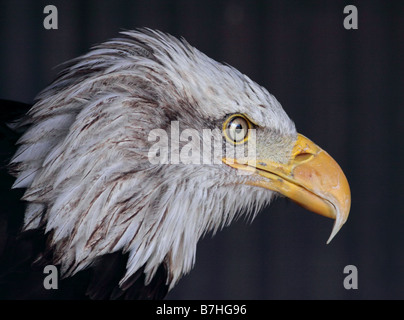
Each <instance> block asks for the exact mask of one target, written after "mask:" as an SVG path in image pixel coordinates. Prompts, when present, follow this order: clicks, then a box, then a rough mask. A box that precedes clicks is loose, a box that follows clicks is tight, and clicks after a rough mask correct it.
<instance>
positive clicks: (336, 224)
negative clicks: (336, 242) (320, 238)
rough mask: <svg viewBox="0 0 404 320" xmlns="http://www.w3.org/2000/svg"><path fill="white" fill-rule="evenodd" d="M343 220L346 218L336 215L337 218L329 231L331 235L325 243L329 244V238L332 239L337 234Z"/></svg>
mask: <svg viewBox="0 0 404 320" xmlns="http://www.w3.org/2000/svg"><path fill="white" fill-rule="evenodd" d="M345 221H346V219H343V218H342V217H341V216H337V219H336V220H335V222H334V226H333V228H332V231H331V235H330V237H329V238H328V240H327V244H329V243H330V242H331V240H332V239H334V237H335V236H336V235H337V233H338V232H339V230H340V229H341V228H342V226H343V225H344V223H345Z"/></svg>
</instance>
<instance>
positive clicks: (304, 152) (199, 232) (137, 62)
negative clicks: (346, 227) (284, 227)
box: [0, 29, 351, 299]
mask: <svg viewBox="0 0 404 320" xmlns="http://www.w3.org/2000/svg"><path fill="white" fill-rule="evenodd" d="M6 106H7V108H11V107H12V103H11V102H7V104H6ZM8 121H9V120H8ZM11 128H12V129H13V130H16V132H18V133H21V136H20V137H19V138H18V141H17V140H16V144H17V150H16V151H15V152H13V154H14V155H13V156H10V159H8V160H9V161H8V165H7V170H8V171H9V173H11V175H13V176H14V177H15V181H14V184H13V189H16V190H23V193H20V194H19V196H20V197H21V201H22V202H23V203H24V204H25V205H26V207H25V212H21V214H20V215H18V212H11V211H10V210H9V212H7V213H3V214H2V215H0V228H1V230H2V236H0V297H1V298H3V299H21V298H24V299H30V298H32V299H41V298H42V299H53V298H57V299H63V298H66V297H67V298H69V299H72V298H73V299H74V298H77V299H78V298H91V299H162V298H164V296H165V295H166V294H167V292H169V291H170V290H171V289H173V288H174V287H175V285H176V284H177V283H178V281H179V280H180V279H181V277H182V276H184V275H185V274H187V273H188V272H190V270H191V269H192V267H193V265H194V262H195V255H196V248H197V243H198V241H199V239H200V238H202V237H203V236H204V235H205V234H207V233H215V232H216V231H218V230H219V229H221V228H222V227H224V226H227V225H229V224H230V223H231V222H232V221H234V220H235V219H236V218H238V217H239V216H240V215H250V216H251V217H252V218H254V217H255V216H256V214H257V213H258V212H259V211H260V210H261V209H262V208H263V207H264V206H266V205H268V204H270V202H271V200H272V199H273V198H274V197H275V196H276V195H283V196H285V197H287V198H289V199H291V200H292V201H294V202H296V203H298V204H299V205H301V206H303V207H304V208H306V209H308V210H310V211H313V212H315V213H318V214H321V215H323V216H326V217H329V218H332V219H335V224H334V229H333V231H332V233H331V236H330V238H329V240H328V242H329V241H330V240H331V239H332V238H333V237H335V235H336V233H337V232H338V230H339V229H340V228H341V227H342V225H343V224H344V223H345V222H346V220H347V218H348V214H349V210H350V202H351V198H350V190H349V185H348V182H347V179H346V177H345V175H344V173H343V172H342V170H341V168H340V167H339V166H338V164H337V163H336V162H335V160H333V159H332V158H331V156H330V155H328V153H326V152H325V151H324V150H322V149H321V148H320V147H318V146H317V145H316V144H314V143H313V142H312V141H310V140H309V139H308V138H306V137H304V136H303V135H301V134H299V133H298V132H297V130H296V128H295V124H294V123H293V121H292V120H291V119H290V118H289V117H288V115H287V114H286V113H285V111H284V110H283V108H282V106H281V105H280V103H279V102H278V101H277V100H276V98H275V97H274V96H273V95H271V94H270V93H269V92H268V91H267V90H266V89H265V88H263V87H261V86H259V85H258V84H257V83H255V82H253V81H252V80H251V79H249V78H248V77H247V76H245V75H243V74H241V73H240V72H239V71H237V70H236V69H234V68H233V67H231V66H229V65H226V64H222V63H218V62H216V61H215V60H213V59H210V58H209V57H207V56H206V55H204V54H203V53H201V52H200V51H198V50H197V49H195V48H194V47H192V46H191V45H189V44H188V43H187V42H186V41H185V40H184V39H181V40H179V39H177V38H175V37H173V36H170V35H168V34H165V33H162V32H159V31H154V30H151V29H140V30H135V31H125V32H122V33H121V35H120V36H119V37H117V38H115V39H112V40H110V41H107V42H104V43H102V44H100V45H97V46H95V47H94V48H92V49H91V50H90V51H89V52H88V53H87V54H85V55H83V56H81V57H78V58H76V59H74V60H72V61H70V62H69V63H67V64H66V65H65V68H64V70H63V71H62V72H61V73H60V74H59V75H58V77H57V78H56V79H55V80H54V82H52V83H51V84H50V85H49V86H48V87H47V88H45V90H43V91H42V92H41V93H40V94H39V95H38V97H37V99H36V102H35V104H34V105H33V106H32V107H31V108H30V109H29V111H28V112H26V113H25V114H23V115H22V116H21V117H19V119H18V121H16V122H14V123H13V125H12V126H11ZM7 130H9V128H8V129H7ZM4 132H7V131H4ZM206 132H209V134H210V135H209V136H208V137H209V138H208V139H205V138H206ZM10 135H11V133H10ZM3 137H4V134H3ZM206 146H208V147H206ZM229 150H230V152H229ZM250 151H252V152H251V153H250ZM190 153H191V154H192V156H191V157H189V155H190ZM2 154H5V153H2ZM184 159H186V161H185V160H184ZM16 190H12V191H13V192H14V191H16ZM8 220H10V221H11V220H12V221H13V223H9V222H8ZM16 221H17V222H18V228H17V227H16V225H17V224H16ZM45 265H54V266H56V267H57V270H58V272H59V274H60V279H61V280H60V286H59V288H58V290H54V292H53V291H49V290H46V288H44V287H43V280H44V279H43V277H44V274H43V272H42V271H43V266H45ZM22 275H24V276H23V277H22ZM21 277H22V278H23V279H22V281H20V282H18V281H17V280H18V279H20V278H21ZM17 282H18V283H17ZM64 293H66V294H64Z"/></svg>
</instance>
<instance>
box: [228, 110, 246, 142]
mask: <svg viewBox="0 0 404 320" xmlns="http://www.w3.org/2000/svg"><path fill="white" fill-rule="evenodd" d="M251 128H252V124H251V122H250V121H249V120H248V119H247V118H246V117H245V116H244V115H242V114H233V115H231V116H230V117H228V118H227V119H226V121H225V122H224V123H223V133H224V136H225V137H226V139H227V140H228V141H229V142H231V143H233V144H241V143H244V142H246V141H247V140H248V136H249V131H248V130H249V129H251Z"/></svg>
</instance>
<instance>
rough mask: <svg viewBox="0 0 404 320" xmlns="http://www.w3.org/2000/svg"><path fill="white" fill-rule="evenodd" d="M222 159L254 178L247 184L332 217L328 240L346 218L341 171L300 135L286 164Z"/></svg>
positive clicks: (348, 200) (345, 188)
mask: <svg viewBox="0 0 404 320" xmlns="http://www.w3.org/2000/svg"><path fill="white" fill-rule="evenodd" d="M222 160H223V162H224V163H226V164H227V165H229V166H231V167H233V168H237V169H239V170H246V171H250V172H252V173H253V174H254V176H255V179H251V180H248V182H246V183H247V184H249V185H254V186H258V187H263V188H267V189H270V190H273V191H276V192H279V193H281V194H283V195H284V196H286V197H288V198H289V199H291V200H292V201H294V202H296V203H298V204H299V205H301V206H302V207H304V208H306V209H308V210H310V211H313V212H315V213H318V214H321V215H323V216H326V217H329V218H332V219H335V223H334V228H333V230H332V232H331V235H330V238H329V239H328V241H327V243H329V242H330V241H331V240H332V238H333V237H334V236H335V235H336V234H337V233H338V231H339V230H340V228H341V227H342V225H343V224H344V223H345V221H346V220H347V218H348V215H349V209H350V206H351V192H350V189H349V184H348V181H347V179H346V177H345V175H344V173H343V172H342V170H341V168H340V167H339V165H338V164H337V163H336V162H335V160H334V159H333V158H332V157H331V156H330V155H329V154H328V153H327V152H325V151H324V150H322V149H321V148H320V147H318V146H317V145H316V144H314V143H313V142H312V141H310V140H309V139H307V138H306V137H304V136H303V135H301V134H298V137H297V141H296V143H295V145H294V147H293V151H292V155H291V158H290V160H289V162H288V163H286V164H281V163H276V162H273V161H271V160H269V159H256V160H251V161H247V162H243V163H240V162H237V159H229V158H223V159H222Z"/></svg>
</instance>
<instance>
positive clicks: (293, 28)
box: [0, 0, 404, 299]
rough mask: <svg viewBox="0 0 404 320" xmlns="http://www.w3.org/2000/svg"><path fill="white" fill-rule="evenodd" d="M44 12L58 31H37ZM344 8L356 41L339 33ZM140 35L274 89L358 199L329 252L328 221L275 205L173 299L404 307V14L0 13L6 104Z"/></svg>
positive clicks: (11, 9)
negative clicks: (189, 49)
mask: <svg viewBox="0 0 404 320" xmlns="http://www.w3.org/2000/svg"><path fill="white" fill-rule="evenodd" d="M48 4H53V5H55V6H56V7H57V9H58V29H57V30H46V29H45V28H44V27H43V20H44V18H45V17H46V16H47V15H46V14H44V13H43V9H44V7H45V6H46V5H48ZM349 4H352V5H355V6H356V7H357V9H358V17H359V24H358V26H359V29H358V30H346V29H345V28H344V26H343V21H344V18H345V17H346V14H344V13H343V9H344V7H345V6H346V5H349ZM144 26H146V27H150V28H156V29H159V30H162V31H165V32H168V33H171V34H174V35H176V36H183V37H184V38H186V39H187V40H188V42H190V43H191V44H192V45H194V46H195V47H197V48H198V49H200V50H201V51H203V52H204V53H206V54H207V55H209V56H210V57H212V58H214V59H216V60H218V61H223V62H226V63H228V64H231V65H233V66H234V67H236V68H238V69H239V70H240V71H241V72H243V73H245V74H247V75H248V76H249V77H250V78H252V79H253V80H254V81H256V82H258V83H260V84H261V85H263V86H264V87H266V88H267V89H268V90H269V91H270V92H271V93H272V94H274V95H275V96H276V97H277V99H278V100H279V101H280V102H281V104H282V105H283V107H284V109H285V110H286V112H287V113H288V114H289V116H290V117H291V118H292V119H293V120H294V121H295V123H296V127H297V128H298V131H299V132H300V133H302V134H304V135H306V136H308V137H310V138H311V139H312V140H313V141H315V142H316V143H317V144H318V145H320V146H322V147H323V148H324V149H325V150H327V151H328V152H329V153H330V154H331V155H332V156H333V157H334V158H335V159H336V160H337V162H338V163H339V164H340V165H341V167H342V168H343V170H344V171H345V174H346V176H347V178H348V180H349V182H350V186H351V191H352V208H351V214H350V217H349V219H348V221H347V223H346V224H345V226H344V227H343V228H342V230H341V231H340V233H339V234H338V235H337V236H336V238H335V239H334V240H333V241H332V242H331V244H329V245H326V244H325V242H326V240H327V238H328V236H329V233H330V232H331V229H332V223H333V222H332V221H331V220H329V219H327V218H323V217H321V216H317V215H315V214H312V213H308V212H307V211H306V210H304V209H301V208H300V207H298V206H297V205H295V204H293V203H291V202H289V201H287V200H284V199H278V200H277V201H276V202H274V203H273V204H272V205H271V206H270V208H267V209H265V210H264V211H263V212H261V214H260V215H259V216H258V217H257V218H256V219H255V221H254V222H253V223H252V224H248V223H246V221H243V220H240V221H238V222H236V223H233V225H231V226H230V227H228V228H226V229H224V230H222V231H221V232H219V233H218V234H217V235H215V237H213V238H211V237H210V236H208V237H206V238H205V239H204V240H202V241H201V242H200V244H199V249H198V253H197V260H196V265H195V268H194V270H193V271H192V272H191V273H190V274H189V275H188V276H186V277H184V278H183V279H182V280H181V281H180V283H179V284H178V285H177V286H176V287H175V288H174V289H173V290H172V291H171V292H170V294H169V295H168V298H171V299H404V250H403V249H402V247H403V244H404V232H403V229H404V206H403V196H404V193H403V191H404V187H403V178H404V176H403V170H402V167H403V164H402V162H403V155H404V154H403V144H402V139H403V136H404V132H403V119H404V108H403V91H404V79H403V60H404V59H403V58H404V50H403V48H404V1H381V0H380V1H342V0H335V1H331V0H330V1H301V0H295V1H293V0H283V1H264V0H261V1H258V0H255V1H235V0H227V1H220V0H204V1H192V0H178V1H167V0H148V1H146V0H143V1H137V0H132V1H124V0H113V1H112V0H111V1H110V0H108V1H104V0H97V1H78V0H65V1H62V0H52V1H38V0H35V1H34V0H25V1H24V0H19V1H16V0H12V1H11V0H1V1H0V39H1V45H0V98H2V99H12V100H18V101H22V102H27V103H31V102H32V101H33V99H34V97H35V95H36V94H37V93H38V92H39V91H40V90H42V89H43V88H44V87H45V86H46V85H47V84H49V82H50V81H52V80H53V79H54V78H55V76H56V74H57V72H58V71H60V68H55V66H57V65H59V64H60V63H62V62H64V61H66V60H69V59H72V58H74V57H76V56H78V55H80V54H83V53H85V52H86V51H87V50H88V49H89V48H90V47H91V46H92V45H94V44H97V43H99V42H102V41H104V40H107V39H109V38H112V37H115V36H116V35H117V34H118V32H119V31H120V30H123V29H133V28H137V27H144ZM3 112H4V111H3ZM0 197H3V199H6V198H7V195H1V196H0ZM3 199H2V200H3ZM346 265H355V266H356V267H357V270H358V275H359V278H358V289H357V290H353V289H352V290H346V289H345V288H344V286H343V281H344V278H345V277H346V276H347V275H346V274H344V273H343V270H344V267H345V266H346Z"/></svg>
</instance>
